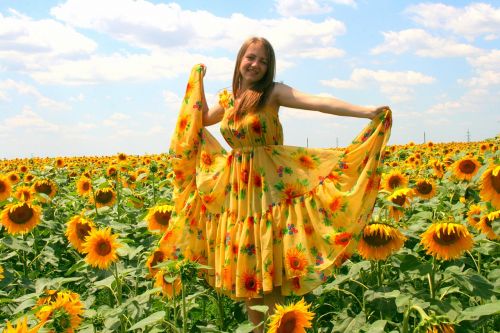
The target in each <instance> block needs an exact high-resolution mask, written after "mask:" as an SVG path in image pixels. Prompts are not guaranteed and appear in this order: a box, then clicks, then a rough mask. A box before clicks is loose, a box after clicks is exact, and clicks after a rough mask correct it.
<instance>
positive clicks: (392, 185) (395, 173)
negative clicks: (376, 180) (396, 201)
mask: <svg viewBox="0 0 500 333" xmlns="http://www.w3.org/2000/svg"><path fill="white" fill-rule="evenodd" d="M407 185H408V177H406V176H405V175H404V174H403V173H401V171H399V170H392V171H391V172H390V173H389V174H387V175H384V176H383V180H382V187H383V188H384V189H385V190H387V191H389V192H393V191H394V190H396V189H398V188H404V187H406V186H407Z"/></svg>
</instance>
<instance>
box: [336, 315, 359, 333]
mask: <svg viewBox="0 0 500 333" xmlns="http://www.w3.org/2000/svg"><path fill="white" fill-rule="evenodd" d="M364 324H365V313H364V312H360V313H358V315H357V316H356V317H354V318H352V317H347V318H345V319H344V320H343V321H342V322H341V323H340V324H339V325H338V326H337V325H336V326H335V327H334V328H333V330H332V333H345V332H358V331H359V329H360V328H361V327H362V326H363V325H364Z"/></svg>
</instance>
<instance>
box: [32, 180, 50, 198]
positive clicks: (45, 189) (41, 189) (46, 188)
mask: <svg viewBox="0 0 500 333" xmlns="http://www.w3.org/2000/svg"><path fill="white" fill-rule="evenodd" d="M35 191H37V192H38V193H44V194H47V195H49V194H50V192H52V187H51V186H50V185H49V184H47V183H41V184H36V185H35Z"/></svg>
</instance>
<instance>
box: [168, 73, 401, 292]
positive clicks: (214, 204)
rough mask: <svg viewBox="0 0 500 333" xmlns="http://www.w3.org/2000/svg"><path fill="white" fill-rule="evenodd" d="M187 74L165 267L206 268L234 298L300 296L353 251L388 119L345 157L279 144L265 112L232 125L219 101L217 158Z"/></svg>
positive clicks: (175, 142) (371, 198) (195, 79)
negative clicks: (180, 263) (185, 262)
mask: <svg viewBox="0 0 500 333" xmlns="http://www.w3.org/2000/svg"><path fill="white" fill-rule="evenodd" d="M202 66H203V65H197V66H195V67H194V68H193V70H192V72H191V76H190V78H189V82H188V85H187V89H186V94H185V97H184V101H183V105H182V107H181V110H180V114H179V118H178V121H177V125H176V130H175V133H174V135H173V137H172V141H171V146H170V154H171V161H172V167H173V170H174V173H175V179H174V190H173V191H174V192H173V200H174V206H175V210H174V213H173V214H172V218H171V220H170V225H169V228H168V230H167V232H166V233H165V234H164V236H163V237H162V239H161V241H160V246H161V248H162V250H163V251H164V252H165V253H166V254H167V257H169V258H172V259H179V258H188V259H190V260H195V261H198V262H200V263H202V264H204V265H207V266H210V267H212V268H213V269H209V270H207V271H206V278H207V280H208V282H209V283H210V284H211V285H212V286H213V287H214V288H216V289H217V290H219V291H220V292H222V293H225V294H227V295H228V296H230V297H232V298H233V299H247V298H255V297H262V295H263V294H265V293H269V292H271V291H272V290H273V288H281V293H282V294H283V295H291V294H295V295H301V294H304V293H307V292H309V291H311V290H312V289H314V288H315V287H317V286H318V285H319V284H321V283H322V282H324V281H325V280H326V279H327V278H328V276H329V275H330V274H331V271H332V268H333V267H335V266H339V265H341V264H342V263H343V262H344V261H345V260H346V259H347V258H349V257H350V256H351V255H352V254H353V253H354V251H356V246H357V240H358V239H359V235H360V232H361V231H362V229H363V227H364V225H365V224H366V222H367V220H368V219H369V218H370V215H371V213H372V210H373V206H374V202H375V198H376V195H377V191H378V185H379V182H380V176H381V172H380V169H379V166H380V165H381V156H382V152H383V149H384V147H385V145H386V142H387V140H388V138H389V135H390V128H391V113H390V111H389V110H388V111H386V112H384V113H382V114H380V115H379V116H377V118H376V119H374V120H372V121H371V122H370V123H369V124H368V125H367V126H366V127H365V129H363V131H362V132H361V134H360V135H358V136H357V137H356V138H355V139H354V141H353V142H352V144H351V145H350V146H349V147H347V148H346V149H344V150H340V149H312V148H302V147H292V146H285V145H283V135H282V128H281V124H280V122H279V118H278V113H277V111H275V110H272V109H270V108H269V109H263V110H259V111H258V112H251V113H248V114H244V115H242V116H241V117H239V118H238V119H235V115H234V112H233V109H232V105H231V104H232V103H228V104H229V105H228V108H227V109H226V110H225V114H224V118H223V120H222V123H221V132H222V135H223V136H224V138H225V139H226V141H227V142H228V143H229V145H230V146H231V147H232V151H231V152H226V151H225V150H224V149H223V147H222V146H221V145H220V144H219V142H218V141H217V140H216V139H215V138H214V137H213V136H212V135H211V134H210V133H209V132H208V131H207V130H206V129H205V128H203V125H202V107H201V105H202V96H203V95H202V93H203V82H202V69H203V67H202Z"/></svg>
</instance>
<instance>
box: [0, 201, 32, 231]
mask: <svg viewBox="0 0 500 333" xmlns="http://www.w3.org/2000/svg"><path fill="white" fill-rule="evenodd" d="M41 211H42V209H41V208H40V207H39V206H36V205H32V204H30V203H28V202H20V203H11V204H8V205H6V206H5V208H4V209H3V211H2V213H1V215H0V222H1V223H2V224H3V225H4V227H5V228H6V229H7V232H8V233H9V234H17V233H21V234H24V233H26V232H29V231H31V230H32V229H33V228H34V227H35V226H36V225H37V224H38V223H39V222H40V216H41Z"/></svg>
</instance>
